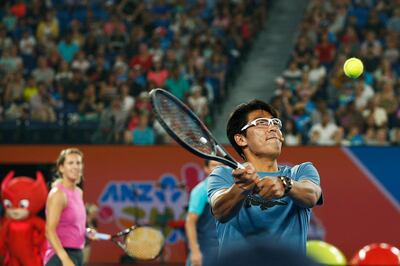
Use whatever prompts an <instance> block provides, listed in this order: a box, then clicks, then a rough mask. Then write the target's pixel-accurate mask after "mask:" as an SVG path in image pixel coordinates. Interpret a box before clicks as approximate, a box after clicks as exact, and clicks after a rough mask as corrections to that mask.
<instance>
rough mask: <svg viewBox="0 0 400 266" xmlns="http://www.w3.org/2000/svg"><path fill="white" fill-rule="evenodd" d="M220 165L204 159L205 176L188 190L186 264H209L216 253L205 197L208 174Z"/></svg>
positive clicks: (213, 231)
mask: <svg viewBox="0 0 400 266" xmlns="http://www.w3.org/2000/svg"><path fill="white" fill-rule="evenodd" d="M219 165H221V163H219V162H217V161H210V160H205V162H204V173H205V176H206V178H205V179H204V180H203V181H201V182H200V183H199V184H197V185H196V186H195V187H194V188H193V190H192V191H191V192H190V199H189V210H188V214H187V217H186V223H185V230H186V236H187V239H188V244H189V250H190V253H189V256H188V258H187V261H186V265H187V266H189V265H192V266H202V265H203V266H204V265H210V263H211V261H212V260H213V259H215V257H216V256H217V255H218V239H217V232H216V229H215V218H214V217H213V215H212V214H211V208H210V204H209V203H208V197H207V184H208V176H209V175H210V173H211V172H212V170H213V169H214V168H216V167H217V166H219Z"/></svg>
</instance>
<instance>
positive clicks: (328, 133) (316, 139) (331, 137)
mask: <svg viewBox="0 0 400 266" xmlns="http://www.w3.org/2000/svg"><path fill="white" fill-rule="evenodd" d="M338 130H339V127H338V126H337V125H336V123H335V122H334V121H332V120H331V118H330V116H329V114H328V113H323V114H322V120H321V123H318V124H315V125H313V126H312V127H311V129H310V133H309V137H310V144H314V145H324V146H332V145H335V144H336V141H337V140H336V139H335V137H336V136H335V134H337V131H338Z"/></svg>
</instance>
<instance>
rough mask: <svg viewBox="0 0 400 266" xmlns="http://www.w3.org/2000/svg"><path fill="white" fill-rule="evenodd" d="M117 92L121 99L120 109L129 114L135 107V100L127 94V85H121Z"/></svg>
mask: <svg viewBox="0 0 400 266" xmlns="http://www.w3.org/2000/svg"><path fill="white" fill-rule="evenodd" d="M119 91H120V92H119V94H120V95H121V98H122V109H124V110H125V111H126V112H130V111H131V110H132V109H133V106H134V105H135V98H134V97H132V96H131V95H130V94H129V86H128V84H126V83H124V84H121V86H120V87H119Z"/></svg>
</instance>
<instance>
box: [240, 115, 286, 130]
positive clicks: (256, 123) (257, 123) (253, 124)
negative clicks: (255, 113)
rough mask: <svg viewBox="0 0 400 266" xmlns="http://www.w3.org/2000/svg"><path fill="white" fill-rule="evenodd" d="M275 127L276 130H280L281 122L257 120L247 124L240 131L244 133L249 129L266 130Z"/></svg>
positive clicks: (273, 119) (264, 119)
mask: <svg viewBox="0 0 400 266" xmlns="http://www.w3.org/2000/svg"><path fill="white" fill-rule="evenodd" d="M270 126H276V127H277V128H278V129H281V128H282V121H281V120H280V119H278V118H257V119H254V120H253V121H251V122H249V123H247V124H246V125H245V126H244V127H242V129H240V131H245V130H246V129H248V128H249V127H258V128H268V127H270Z"/></svg>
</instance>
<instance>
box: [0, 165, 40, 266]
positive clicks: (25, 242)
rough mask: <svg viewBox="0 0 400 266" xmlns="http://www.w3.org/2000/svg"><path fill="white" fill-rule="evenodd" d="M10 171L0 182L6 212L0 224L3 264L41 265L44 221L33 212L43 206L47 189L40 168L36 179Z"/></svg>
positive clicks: (20, 265)
mask: <svg viewBox="0 0 400 266" xmlns="http://www.w3.org/2000/svg"><path fill="white" fill-rule="evenodd" d="M13 175H14V172H10V173H9V174H8V175H7V176H6V178H5V179H4V181H3V183H2V185H1V198H2V200H3V205H4V208H5V211H6V215H5V218H4V220H3V221H2V225H1V227H0V255H2V256H4V257H5V258H4V265H6V266H41V265H43V261H42V253H43V250H44V246H45V243H46V238H45V222H44V220H43V219H41V218H40V217H38V216H36V214H37V213H38V212H39V211H40V210H41V209H42V208H43V207H44V205H45V203H46V198H47V193H48V190H47V187H46V184H45V182H44V179H43V176H42V174H41V173H40V172H37V173H36V176H37V177H36V180H34V179H32V178H29V177H17V178H14V179H13Z"/></svg>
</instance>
